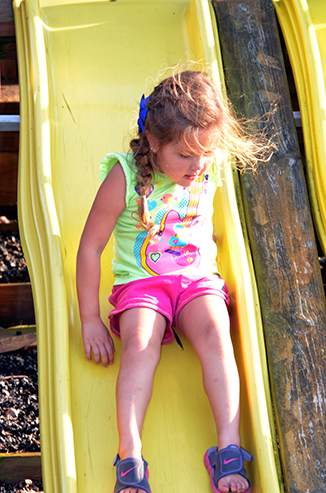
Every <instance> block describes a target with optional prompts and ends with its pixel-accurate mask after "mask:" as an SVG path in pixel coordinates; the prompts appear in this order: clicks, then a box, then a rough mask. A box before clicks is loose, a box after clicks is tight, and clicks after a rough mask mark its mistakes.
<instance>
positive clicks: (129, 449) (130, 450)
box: [119, 445, 142, 460]
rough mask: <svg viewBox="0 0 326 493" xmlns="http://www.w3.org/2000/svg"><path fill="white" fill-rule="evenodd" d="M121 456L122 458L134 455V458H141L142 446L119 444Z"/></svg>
mask: <svg viewBox="0 0 326 493" xmlns="http://www.w3.org/2000/svg"><path fill="white" fill-rule="evenodd" d="M119 457H120V459H121V460H123V459H127V458H128V457H133V458H134V459H141V458H142V454H141V447H136V446H135V445H129V446H123V445H120V446H119Z"/></svg>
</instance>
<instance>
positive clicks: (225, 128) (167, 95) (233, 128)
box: [130, 70, 271, 237]
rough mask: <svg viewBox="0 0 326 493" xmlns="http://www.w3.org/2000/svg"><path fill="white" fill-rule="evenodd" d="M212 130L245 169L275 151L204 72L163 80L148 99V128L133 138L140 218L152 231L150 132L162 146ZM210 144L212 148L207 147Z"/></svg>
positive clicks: (221, 146)
mask: <svg viewBox="0 0 326 493" xmlns="http://www.w3.org/2000/svg"><path fill="white" fill-rule="evenodd" d="M200 130H205V131H209V132H212V133H213V134H214V136H215V139H214V140H213V145H215V149H217V148H219V149H221V150H222V151H224V152H226V153H227V154H230V155H232V156H233V157H234V158H235V163H236V166H237V167H238V169H240V171H241V172H245V171H246V169H247V168H249V169H252V170H255V169H256V167H257V164H258V162H259V161H261V160H265V161H266V160H267V159H268V158H266V156H268V155H269V156H270V154H271V152H270V149H271V148H270V146H269V145H268V143H266V141H265V140H264V139H262V140H258V139H255V138H253V137H251V136H249V134H248V132H247V131H246V129H245V126H244V125H243V124H242V123H241V122H240V121H239V120H238V119H237V118H235V116H234V115H233V113H232V111H231V108H230V104H229V102H228V101H224V98H223V97H222V95H221V93H220V92H219V91H218V89H217V87H216V86H215V84H213V83H212V81H211V80H210V79H209V77H208V76H207V74H206V73H205V72H201V71H191V70H186V71H183V72H180V73H178V74H176V75H173V76H170V77H168V78H166V79H164V80H163V81H162V82H161V83H160V84H158V85H157V86H156V87H155V88H154V91H153V92H152V94H151V95H150V98H149V100H148V103H147V117H146V120H145V129H144V132H140V134H139V135H138V137H136V138H134V139H133V140H132V141H131V142H130V148H131V150H132V152H133V154H134V159H135V164H136V169H137V172H136V176H137V187H138V190H139V193H140V196H141V200H140V203H139V209H138V213H139V218H140V222H141V225H142V227H143V228H144V229H145V230H146V231H147V232H148V234H149V236H150V237H152V236H154V235H155V233H156V229H157V228H156V226H155V224H154V223H153V221H152V220H151V218H150V214H149V211H148V206H147V199H146V194H147V193H148V191H149V187H150V184H151V181H152V172H153V170H154V171H155V170H156V171H160V170H159V166H158V164H157V159H156V158H157V149H155V150H152V149H151V148H150V145H149V142H148V139H147V137H146V134H147V133H149V134H151V135H152V136H153V137H155V138H156V140H157V141H158V142H159V148H162V147H163V146H164V145H166V144H169V143H172V142H178V141H179V140H181V139H183V140H184V141H185V142H187V143H188V144H189V145H190V143H191V142H195V143H196V145H198V146H199V147H202V146H201V145H200V143H199V138H198V136H199V131H200ZM203 150H204V151H205V150H211V149H203Z"/></svg>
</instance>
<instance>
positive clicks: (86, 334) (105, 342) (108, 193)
mask: <svg viewBox="0 0 326 493" xmlns="http://www.w3.org/2000/svg"><path fill="white" fill-rule="evenodd" d="M125 192H126V180H125V176H124V173H123V171H122V168H121V165H120V163H117V164H115V165H114V167H113V168H112V169H111V171H110V173H109V174H108V176H107V177H106V179H105V180H104V182H103V183H102V185H101V186H100V188H99V190H98V192H97V195H96V198H95V200H94V203H93V205H92V208H91V211H90V213H89V216H88V218H87V221H86V224H85V228H84V231H83V234H82V237H81V240H80V244H79V249H78V254H77V294H78V302H79V312H80V318H81V322H82V334H83V341H84V346H85V353H86V357H87V359H88V360H91V359H92V356H91V354H92V352H93V355H94V360H95V362H96V363H97V364H98V363H100V361H101V359H102V363H103V365H104V366H108V364H112V363H113V354H114V345H113V341H112V338H111V336H110V334H109V332H108V330H107V328H106V326H105V325H104V324H103V322H102V320H101V317H100V306H99V286H100V277H101V255H102V252H103V250H104V248H105V246H106V244H107V243H108V241H109V239H110V236H111V234H112V231H113V228H114V226H115V223H116V221H117V219H118V217H119V216H120V214H121V213H122V211H123V210H124V208H125Z"/></svg>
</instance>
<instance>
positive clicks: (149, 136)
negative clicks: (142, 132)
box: [146, 132, 160, 153]
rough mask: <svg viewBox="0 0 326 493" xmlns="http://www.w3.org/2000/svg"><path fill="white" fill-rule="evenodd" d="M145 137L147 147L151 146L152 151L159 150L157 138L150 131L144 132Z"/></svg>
mask: <svg viewBox="0 0 326 493" xmlns="http://www.w3.org/2000/svg"><path fill="white" fill-rule="evenodd" d="M146 137H147V140H148V143H149V147H150V148H151V150H152V151H153V152H155V153H157V151H158V150H159V147H160V146H159V140H158V138H157V137H155V136H154V135H153V134H151V133H150V132H146Z"/></svg>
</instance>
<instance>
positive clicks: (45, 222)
mask: <svg viewBox="0 0 326 493" xmlns="http://www.w3.org/2000/svg"><path fill="white" fill-rule="evenodd" d="M14 13H15V23H16V35H17V48H18V57H19V60H18V62H19V72H20V89H21V141H20V168H19V215H20V231H21V236H22V241H23V245H24V251H25V255H26V259H27V261H28V265H29V272H30V275H31V280H32V286H33V296H34V304H35V311H36V320H37V332H38V353H39V379H40V423H41V440H42V465H43V479H44V487H45V491H46V493H54V492H55V493H59V492H60V493H61V492H62V493H63V492H64V493H77V492H78V493H89V492H90V491H96V492H108V491H113V486H114V483H115V469H114V468H113V467H112V461H113V459H114V457H115V455H116V453H117V446H118V435H117V429H116V411H115V382H116V377H117V372H118V368H119V354H120V342H119V340H118V339H117V338H115V344H116V362H115V364H114V366H113V367H111V368H108V369H105V368H103V367H101V366H96V365H95V364H94V363H89V362H87V361H86V359H85V356H84V350H83V345H82V339H81V332H80V320H79V315H78V306H77V298H76V288H75V261H76V253H77V248H78V244H79V239H80V235H81V232H82V229H83V226H84V222H85V219H86V217H87V214H88V211H89V209H90V206H91V204H92V201H93V199H94V196H95V193H96V190H97V188H98V186H99V184H100V181H99V172H98V165H99V162H100V161H101V159H102V158H103V157H104V156H105V155H106V154H107V153H109V152H113V151H124V150H127V149H128V142H129V140H130V135H129V133H128V125H129V122H130V119H131V118H132V117H133V116H135V115H136V111H137V108H138V102H139V100H140V97H141V95H142V94H143V93H145V94H146V95H148V94H149V93H150V91H151V89H152V87H153V80H152V78H154V79H155V78H156V76H157V73H158V72H159V71H160V70H161V69H162V67H169V66H173V65H175V64H176V63H177V62H179V61H180V60H181V61H184V62H186V61H189V60H195V61H197V60H200V61H204V62H205V64H206V65H207V70H208V72H209V73H210V75H211V77H212V78H213V79H214V81H215V82H216V84H217V85H218V86H221V88H222V89H223V80H222V79H221V74H222V71H221V62H220V60H219V53H220V51H219V46H218V38H217V33H216V24H215V19H214V16H213V14H212V10H211V8H210V5H209V3H208V2H207V1H204V0H191V1H190V2H189V1H185V0H174V1H171V2H170V1H166V0H164V1H158V0H157V1H155V0H151V1H150V0H144V1H141V2H135V1H127V0H118V1H115V2H113V1H112V2H109V1H107V0H106V1H97V2H96V1H88V2H82V1H79V2H76V1H74V0H69V1H67V2H63V1H62V0H39V1H38V0H14ZM223 175H224V176H223V179H224V185H223V187H222V188H220V189H219V190H218V192H217V195H216V201H215V216H214V224H215V232H216V236H217V241H218V246H219V257H218V262H219V268H220V271H221V273H222V275H223V277H224V278H225V279H226V281H227V283H228V286H229V290H230V293H231V309H230V310H231V319H232V334H233V340H234V345H235V351H236V357H237V361H238V366H239V371H240V376H241V413H242V419H241V435H242V445H243V446H244V447H245V448H246V449H247V450H249V451H250V452H251V454H252V455H253V457H254V459H253V461H252V463H251V464H250V465H248V468H247V471H248V473H249V476H250V479H251V481H252V484H253V489H252V491H254V492H264V493H267V492H269V493H277V492H281V491H283V487H282V483H281V478H280V474H279V466H278V453H277V447H276V440H275V437H274V431H273V430H274V423H273V415H272V409H271V403H270V390H269V386H268V373H267V365H266V360H265V347H264V340H263V334H262V327H261V320H260V314H259V307H258V298H257V292H256V287H255V283H254V275H253V270H252V265H251V260H250V257H249V253H248V251H249V249H248V242H247V240H246V237H245V236H244V233H243V230H242V226H241V219H240V217H241V214H239V209H238V204H240V202H239V200H238V199H237V194H236V190H237V182H236V175H233V172H232V171H231V170H230V168H227V169H225V170H224V174H223ZM111 258H112V244H111V242H110V243H109V245H108V247H107V248H106V250H105V251H104V254H103V263H102V270H103V274H102V283H101V288H100V301H101V311H102V317H103V320H106V319H107V316H108V313H109V311H110V306H109V304H108V301H107V298H108V295H109V293H110V288H111V285H112V282H113V279H112V275H111V272H110V267H111ZM182 342H183V345H184V351H182V350H181V349H180V348H179V346H178V345H177V344H176V343H173V344H170V345H167V346H165V347H163V348H162V358H161V362H160V364H159V367H158V369H157V372H156V375H155V381H154V392H153V397H152V401H151V403H150V407H149V410H148V415H147V417H146V420H145V425H144V432H143V445H144V448H143V455H144V457H145V458H146V460H147V461H148V462H149V473H150V484H151V489H152V491H154V492H155V493H160V492H162V493H163V491H167V489H168V490H169V491H171V492H180V491H183V492H187V493H198V492H199V491H200V492H207V493H208V492H210V491H211V488H210V482H209V476H208V473H207V471H206V469H205V467H204V463H203V456H204V453H205V451H206V449H207V448H208V447H210V446H213V445H215V444H216V432H215V427H214V422H213V417H212V414H211V411H210V408H209V405H208V401H207V398H206V396H205V394H204V391H203V387H202V381H201V369H200V366H199V363H198V360H197V358H196V356H195V354H194V353H193V351H192V349H191V347H190V346H189V344H188V343H187V341H186V340H184V338H182Z"/></svg>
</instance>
